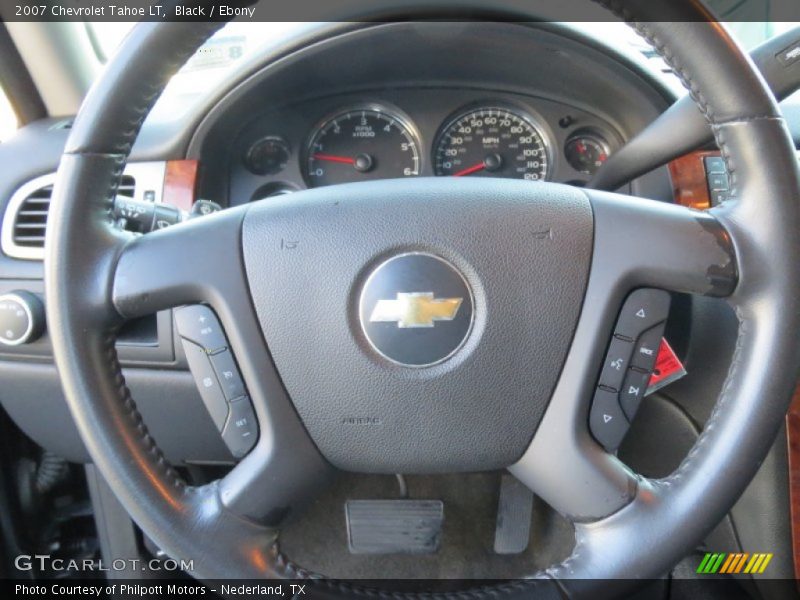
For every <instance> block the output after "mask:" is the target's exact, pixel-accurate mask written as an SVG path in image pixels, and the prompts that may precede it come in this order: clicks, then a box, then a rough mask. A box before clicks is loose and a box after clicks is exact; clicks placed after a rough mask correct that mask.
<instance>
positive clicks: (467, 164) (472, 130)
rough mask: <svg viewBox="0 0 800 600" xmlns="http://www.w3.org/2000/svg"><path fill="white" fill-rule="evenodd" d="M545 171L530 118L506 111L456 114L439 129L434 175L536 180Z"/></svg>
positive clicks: (540, 138)
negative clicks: (456, 115) (440, 130)
mask: <svg viewBox="0 0 800 600" xmlns="http://www.w3.org/2000/svg"><path fill="white" fill-rule="evenodd" d="M548 169H549V162H548V154H547V143H546V141H545V137H544V135H543V134H542V133H541V131H540V130H539V129H538V128H537V127H536V126H535V125H534V124H533V121H532V120H531V119H529V118H528V117H526V116H524V115H523V114H521V113H519V112H516V111H514V110H510V109H507V108H497V107H487V108H478V109H475V110H470V111H469V112H467V113H464V114H461V115H459V116H458V117H456V118H455V119H453V120H452V121H450V123H449V124H448V125H447V126H446V127H445V128H444V129H443V130H442V132H441V133H440V134H439V140H438V142H437V143H436V146H435V148H434V170H435V172H436V174H437V175H450V176H454V177H465V176H472V177H508V178H514V179H528V180H531V181H540V180H544V179H546V178H547V173H548Z"/></svg>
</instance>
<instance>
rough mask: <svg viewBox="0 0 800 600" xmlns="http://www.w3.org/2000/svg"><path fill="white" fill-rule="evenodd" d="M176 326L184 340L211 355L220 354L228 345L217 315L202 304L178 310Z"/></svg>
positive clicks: (176, 312)
mask: <svg viewBox="0 0 800 600" xmlns="http://www.w3.org/2000/svg"><path fill="white" fill-rule="evenodd" d="M175 324H176V325H177V327H178V334H179V335H180V336H181V337H182V338H183V339H185V340H189V341H190V342H194V343H195V344H197V345H198V346H200V347H201V348H203V349H204V350H205V351H206V352H208V353H209V354H214V353H215V352H219V351H220V350H222V349H224V348H226V347H227V345H228V342H227V341H226V340H225V334H224V333H223V331H222V326H221V325H220V324H219V321H218V320H217V317H216V315H215V314H214V312H213V311H212V310H211V309H210V308H208V307H207V306H203V305H202V304H195V305H192V306H185V307H183V308H179V309H178V310H176V311H175Z"/></svg>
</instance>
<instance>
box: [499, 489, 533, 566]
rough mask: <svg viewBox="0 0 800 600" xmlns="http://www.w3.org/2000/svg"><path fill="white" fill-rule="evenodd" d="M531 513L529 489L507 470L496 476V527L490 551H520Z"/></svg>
mask: <svg viewBox="0 0 800 600" xmlns="http://www.w3.org/2000/svg"><path fill="white" fill-rule="evenodd" d="M532 513H533V492H532V491H531V490H530V489H528V487H527V486H525V484H523V483H522V482H520V480H519V479H517V478H516V477H514V476H513V475H511V474H509V473H503V475H502V478H501V479H500V500H499V501H498V503H497V527H496V529H495V531H494V551H495V553H497V554H520V553H521V552H524V551H525V549H526V548H527V547H528V540H529V539H530V534H531V514H532Z"/></svg>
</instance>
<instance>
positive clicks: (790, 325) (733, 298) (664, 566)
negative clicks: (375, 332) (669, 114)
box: [45, 0, 800, 596]
mask: <svg viewBox="0 0 800 600" xmlns="http://www.w3.org/2000/svg"><path fill="white" fill-rule="evenodd" d="M603 4H604V5H605V6H607V7H608V8H610V9H611V10H613V11H615V12H616V13H617V14H619V15H621V16H623V17H624V18H625V19H626V20H629V21H636V22H634V23H633V25H634V26H635V27H636V29H637V31H639V32H640V33H641V34H642V35H643V36H644V37H645V38H646V39H647V40H648V41H649V42H650V43H651V44H653V45H654V47H655V48H656V49H657V50H658V51H659V52H660V53H661V54H662V55H663V56H664V57H665V59H666V60H667V62H669V64H670V65H671V66H672V67H673V69H674V70H675V72H676V73H678V75H679V76H680V77H681V78H682V79H683V81H684V83H685V85H686V86H687V88H689V90H690V91H691V93H692V95H693V97H694V98H695V100H696V101H697V103H698V106H699V107H700V109H701V110H702V112H703V113H704V115H705V116H706V118H707V119H708V121H709V123H710V124H711V126H712V129H713V131H714V134H715V137H716V139H717V143H718V144H719V146H720V148H721V150H722V154H723V157H724V159H725V160H726V162H727V164H728V168H729V172H730V175H731V187H732V194H731V196H732V197H733V199H732V200H731V201H729V202H727V203H726V204H725V205H723V206H721V207H719V208H718V209H714V210H713V211H712V214H713V217H714V218H715V219H716V221H717V222H718V223H720V224H722V225H723V226H724V229H725V234H726V235H727V236H728V238H729V240H728V241H729V242H730V243H731V245H732V246H733V248H735V251H736V260H737V266H738V270H739V284H738V286H737V287H736V289H735V291H734V292H733V293H732V294H731V295H730V297H729V302H730V303H731V305H732V306H733V307H734V309H735V310H736V313H737V315H738V317H739V321H740V327H739V337H738V343H737V348H736V352H735V356H734V359H733V364H732V366H731V370H730V374H729V376H728V379H727V381H726V383H725V386H724V389H723V391H722V394H721V396H720V399H719V400H718V402H717V405H716V408H715V410H714V412H713V414H712V416H711V418H710V420H709V422H708V424H707V426H706V428H705V430H704V432H703V434H702V436H701V438H700V440H699V441H698V442H697V444H696V446H695V447H694V448H693V450H692V452H691V453H690V455H689V456H688V457H687V459H686V460H685V461H684V463H683V464H682V465H681V467H680V468H679V469H678V471H676V472H675V473H674V474H673V475H671V476H670V477H668V478H665V479H661V480H646V479H643V478H637V479H635V480H633V481H634V487H635V489H631V490H630V491H631V495H632V497H631V498H624V499H623V500H624V502H623V504H624V507H623V508H621V510H618V511H616V512H614V514H611V515H610V516H606V517H604V518H601V519H596V518H594V519H584V521H586V522H578V523H577V524H576V537H577V544H576V547H575V550H574V552H573V554H572V556H571V557H570V558H569V559H567V560H566V561H564V562H563V563H562V564H560V565H557V566H554V567H552V568H550V569H548V570H546V571H545V572H542V573H538V574H533V575H532V576H533V577H536V578H541V579H542V580H543V581H541V582H538V583H532V584H531V585H542V586H546V587H547V589H548V590H550V591H551V592H555V593H561V592H565V593H567V594H569V595H578V596H582V595H588V594H590V593H594V592H595V591H596V580H599V579H605V578H624V579H628V580H630V579H634V578H646V577H655V576H659V575H660V574H662V573H663V572H665V571H667V570H668V569H669V568H670V567H671V566H672V565H673V564H674V562H676V561H677V560H678V559H679V558H680V557H682V556H684V555H685V554H686V553H687V552H688V551H689V550H690V549H691V548H692V547H693V546H694V545H695V544H696V542H697V541H698V540H700V539H702V537H703V536H704V535H705V534H706V533H707V532H708V531H709V530H710V529H711V528H712V527H713V526H714V525H715V524H716V523H717V522H718V520H719V519H720V518H722V516H723V515H724V514H725V513H726V512H727V511H728V510H729V508H730V506H731V505H732V504H733V503H734V502H735V500H736V499H737V498H738V496H739V494H740V493H741V492H742V491H743V489H744V487H745V486H746V485H747V483H748V482H749V481H750V479H751V478H752V476H753V475H754V474H755V471H756V469H757V468H758V465H759V464H760V462H761V460H762V459H763V457H764V456H765V455H766V452H767V451H768V449H769V446H770V445H771V443H772V440H773V439H774V436H775V434H776V432H777V430H778V428H779V427H780V424H781V422H782V418H783V415H784V414H785V411H786V409H787V407H788V403H789V400H790V397H791V390H792V387H793V384H794V381H795V380H796V375H797V371H798V364H799V362H800V359H799V357H800V335H798V332H800V300H798V299H797V297H796V294H795V290H796V289H798V287H799V286H800V273H798V272H797V269H796V264H797V262H798V259H800V241H798V239H797V237H796V236H794V235H793V231H796V228H797V226H798V224H800V214H799V213H798V210H800V209H798V205H799V203H798V202H797V201H796V200H797V199H798V197H800V182H798V178H797V170H796V166H795V158H794V154H793V150H794V149H793V147H792V144H791V141H790V139H789V136H788V134H787V131H786V128H785V124H784V123H783V121H782V119H781V117H780V114H779V112H778V109H777V107H776V105H775V103H774V101H773V100H772V98H771V97H770V95H769V92H768V91H767V90H766V89H765V88H764V85H763V82H762V81H761V79H760V77H759V76H758V75H757V74H756V73H754V71H753V68H752V65H751V64H750V62H749V60H748V59H747V58H746V57H745V56H744V55H743V54H742V53H741V51H740V50H738V48H737V47H736V46H735V44H734V43H733V42H732V41H731V40H730V38H729V37H728V36H727V34H726V33H725V31H724V30H723V29H722V28H720V27H718V26H717V25H715V24H713V23H709V22H708V18H709V17H708V15H707V14H706V13H705V12H704V9H703V8H702V7H701V6H700V4H699V3H697V2H695V1H693V0H685V1H683V2H679V3H678V2H676V3H673V4H674V7H671V8H670V10H673V11H674V14H675V22H672V23H650V22H648V15H650V12H649V11H650V10H651V8H652V7H650V6H649V5H648V3H647V2H645V1H644V0H630V1H626V2H621V1H620V2H611V3H605V2H603ZM471 5H472V3H470V2H464V3H463V6H464V7H465V9H466V10H469V9H470V8H474V7H473V6H471ZM663 10H664V7H663V6H659V11H660V12H661V13H662V15H663ZM498 11H499V12H501V13H502V14H504V15H505V16H509V15H510V16H511V17H512V18H519V17H520V16H523V15H521V14H520V13H519V12H518V11H517V10H516V8H515V7H513V6H512V7H511V8H508V9H506V8H505V7H499V8H498ZM472 14H474V12H473V13H472ZM370 16H371V17H374V16H375V15H374V14H372V15H370ZM524 16H527V15H524ZM634 16H635V17H636V19H634ZM216 29H217V25H214V24H194V23H190V24H186V23H165V24H145V25H141V26H139V28H138V29H137V30H136V31H135V32H134V34H133V35H131V36H130V37H129V39H128V40H126V42H125V43H124V44H123V46H122V48H121V50H120V51H119V53H118V55H117V56H116V57H115V59H114V61H113V63H112V64H111V65H109V67H108V68H107V70H106V72H105V73H104V75H103V77H102V78H101V79H100V81H98V82H97V84H96V85H95V86H94V88H93V90H92V92H91V93H90V95H89V97H88V98H87V99H86V101H85V103H84V106H83V108H82V110H81V113H80V115H79V117H78V119H77V121H76V123H75V126H74V128H73V130H72V133H71V136H70V139H69V142H68V144H67V149H66V152H65V155H64V157H63V160H62V163H61V166H60V169H59V176H58V181H57V183H56V186H55V194H54V198H53V204H52V207H51V219H50V224H51V226H50V227H49V228H48V234H47V235H48V238H47V244H46V263H45V265H46V288H47V307H48V315H49V322H50V328H51V335H52V338H53V344H54V353H55V359H56V363H57V365H58V368H59V371H60V373H61V375H62V380H63V385H64V389H65V393H66V396H67V401H68V403H69V405H70V409H71V411H72V414H73V417H74V419H75V421H76V423H77V425H78V428H79V430H80V432H81V435H82V437H83V439H84V442H85V443H86V445H87V448H88V450H89V452H90V454H91V456H92V457H93V459H94V461H95V463H96V464H97V466H98V468H99V469H100V471H101V472H102V474H103V475H104V477H105V478H106V479H107V480H108V482H109V485H110V486H111V487H112V489H114V491H115V493H116V494H117V495H118V496H119V498H120V500H121V501H122V502H123V504H124V505H125V506H126V508H127V509H128V510H129V512H130V513H131V515H132V516H133V518H134V519H135V520H136V521H137V523H138V524H139V525H140V526H141V527H142V529H143V530H144V531H145V532H146V533H147V534H148V535H150V536H151V537H152V538H153V539H154V540H155V541H156V542H157V543H158V544H159V545H160V546H161V547H162V548H163V549H164V550H165V551H167V552H168V553H169V554H170V555H172V556H175V557H177V558H194V559H195V568H196V572H195V575H196V576H198V577H200V578H205V579H214V578H226V577H268V578H294V577H301V578H304V577H309V576H312V574H311V573H309V572H307V571H304V570H303V569H302V568H300V567H298V566H296V565H294V564H293V563H291V562H290V561H289V560H288V559H286V558H285V557H284V556H283V555H281V553H280V551H279V549H278V545H277V536H278V530H277V529H276V528H274V527H268V526H264V525H262V524H260V523H259V522H256V521H254V520H252V519H249V518H242V511H238V510H232V508H231V502H230V501H229V500H230V497H229V495H228V490H230V489H231V488H230V480H229V478H226V480H223V481H222V482H217V483H215V484H212V485H209V486H204V487H201V488H192V487H188V486H186V485H185V484H184V483H183V482H182V481H181V480H180V478H179V477H178V476H177V475H176V473H175V471H174V470H173V469H172V468H171V467H170V466H169V465H168V463H167V462H166V460H165V459H164V457H163V455H162V454H161V452H160V451H159V449H158V447H157V446H156V444H155V443H154V441H153V440H152V438H150V436H149V435H148V434H147V429H146V427H145V426H144V424H143V423H142V420H141V417H140V416H139V414H138V412H137V411H136V407H135V404H134V402H133V400H132V398H131V396H130V393H129V391H128V389H127V387H126V386H125V383H124V378H123V376H122V374H121V370H120V367H119V364H118V362H117V360H116V355H115V351H114V339H115V337H114V331H115V327H117V326H118V325H119V323H120V322H121V316H120V314H119V304H118V305H117V306H115V305H114V303H113V302H112V301H111V299H112V297H113V296H114V287H115V274H116V271H117V268H118V263H120V261H121V260H122V259H124V258H125V255H126V252H127V250H126V248H127V247H129V246H130V239H129V238H127V236H124V235H122V234H120V233H118V232H116V231H115V230H114V229H113V228H112V227H111V224H110V219H109V207H110V204H111V200H112V198H113V196H114V193H115V190H116V186H117V184H118V180H119V177H120V174H121V169H122V165H123V164H124V161H125V159H126V157H127V155H128V153H129V151H130V148H131V145H132V143H133V141H134V139H135V137H136V135H137V134H138V131H139V127H140V126H141V123H142V121H143V119H144V116H145V115H146V114H147V113H148V111H149V109H150V108H151V106H152V104H153V103H154V102H155V100H156V98H157V97H158V95H159V93H160V92H161V90H162V89H163V87H164V85H165V84H166V81H167V80H168V78H169V76H170V75H171V74H172V73H173V72H174V71H175V70H176V69H177V67H178V66H179V65H181V64H182V63H183V62H184V61H185V60H186V59H188V57H189V56H190V55H191V54H192V53H193V52H194V50H195V49H196V48H197V47H199V46H200V44H201V43H202V42H203V41H204V40H205V39H207V37H209V36H210V35H211V34H212V33H213V32H214V31H215V30H216ZM698 45H700V46H702V47H703V48H705V52H704V53H698V52H695V51H694V50H695V48H697V47H698ZM145 48H146V50H144V49H145ZM120 124H122V125H120ZM755 157H758V160H757V161H756V160H754V159H755ZM763 165H767V168H764V167H763ZM228 220H229V221H231V222H233V221H234V220H235V218H234V217H231V218H229V219H228ZM235 226H236V224H235V223H233V224H232V225H231V227H232V228H233V229H235ZM76 232H81V234H80V235H75V233H76ZM148 237H149V236H148ZM140 300H141V298H140ZM142 302H145V301H144V300H142ZM224 320H225V319H224V316H223V321H224ZM764 356H769V357H773V360H772V361H771V362H769V363H766V364H765V363H764V362H762V361H761V357H764ZM310 460H311V459H310ZM614 468H616V467H614ZM235 471H236V470H235ZM236 476H237V475H234V477H236ZM543 495H545V498H546V499H548V500H550V498H548V496H547V495H546V494H543ZM244 513H245V516H247V511H244ZM573 516H577V515H575V514H573ZM643 524H646V526H644V527H643ZM208 540H214V542H215V543H214V546H213V547H209V546H207V545H204V543H207V541H208ZM655 548H658V551H659V552H658V554H655V553H654V549H655ZM198 555H199V556H198ZM580 579H584V580H586V581H585V583H581V582H580V581H577V580H580ZM547 580H556V581H559V582H560V583H559V588H558V589H557V590H554V589H553V588H552V587H550V584H548V583H547ZM329 585H330V590H331V591H332V592H334V591H340V592H343V593H345V594H352V593H356V592H359V593H360V592H361V591H362V590H361V589H360V588H358V587H357V586H351V585H348V584H339V583H331V584H329ZM625 585H627V583H623V582H620V583H619V587H617V588H609V589H610V590H611V592H620V593H622V592H623V591H624V589H625V587H624V586H625ZM489 589H490V590H491V591H492V592H493V593H497V592H503V593H507V594H509V595H514V594H515V593H520V594H529V593H530V590H529V589H528V586H527V585H522V584H520V585H508V586H503V587H501V588H489ZM543 591H546V590H543ZM607 591H608V590H607ZM365 593H366V592H365ZM475 593H476V595H481V593H482V591H481V590H476V592H475Z"/></svg>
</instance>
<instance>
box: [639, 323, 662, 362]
mask: <svg viewBox="0 0 800 600" xmlns="http://www.w3.org/2000/svg"><path fill="white" fill-rule="evenodd" d="M663 335H664V323H661V324H659V325H656V326H655V327H651V328H650V329H648V330H647V331H645V332H644V333H643V334H642V335H641V336H639V339H638V340H637V341H636V344H635V345H634V348H633V358H631V366H632V367H636V368H638V369H642V370H643V371H647V372H650V371H652V370H653V366H654V365H655V364H656V358H657V357H658V348H659V346H661V338H662V337H663Z"/></svg>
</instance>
